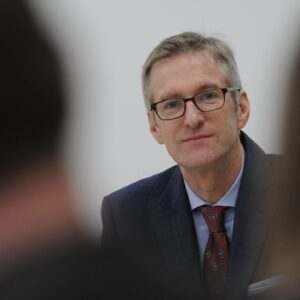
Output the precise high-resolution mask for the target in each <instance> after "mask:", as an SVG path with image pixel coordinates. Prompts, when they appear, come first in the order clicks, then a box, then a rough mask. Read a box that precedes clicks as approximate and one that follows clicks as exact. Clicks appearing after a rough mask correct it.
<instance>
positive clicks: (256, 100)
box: [31, 0, 300, 234]
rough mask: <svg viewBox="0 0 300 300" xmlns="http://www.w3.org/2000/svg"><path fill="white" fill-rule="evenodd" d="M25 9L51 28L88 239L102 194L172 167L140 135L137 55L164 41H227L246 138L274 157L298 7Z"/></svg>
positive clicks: (255, 3) (117, 2)
mask: <svg viewBox="0 0 300 300" xmlns="http://www.w3.org/2000/svg"><path fill="white" fill-rule="evenodd" d="M31 2H33V3H35V5H37V7H38V9H41V12H42V17H41V19H42V21H44V22H45V24H48V25H47V26H49V24H50V29H51V31H52V33H54V36H55V38H56V40H58V41H59V45H60V47H61V50H62V53H63V55H64V62H65V64H66V67H67V70H68V74H69V87H70V98H71V100H72V105H71V116H70V119H69V122H68V130H67V135H66V143H65V149H66V150H65V152H66V157H67V159H68V161H69V164H70V170H71V172H72V174H73V177H74V183H75V185H76V188H77V189H78V191H80V194H79V195H80V197H79V198H81V200H80V201H79V202H78V204H79V211H80V215H81V217H82V220H83V223H84V224H85V225H86V226H87V228H88V229H89V230H90V232H92V233H95V234H98V233H99V232H100V217H99V215H100V203H101V199H102V197H103V196H104V195H105V194H107V193H109V192H111V191H113V190H115V189H117V188H120V187H122V186H124V185H127V184H129V183H131V182H133V181H136V180H138V179H140V178H142V177H145V176H149V175H151V174H154V173H156V172H158V171H161V170H163V169H165V168H167V167H169V166H171V165H172V164H173V162H172V161H171V159H170V158H169V156H168V155H167V153H166V151H165V149H164V147H163V146H159V145H158V144H156V142H155V141H154V139H153V138H152V137H151V135H150V134H149V131H148V125H147V119H146V114H145V109H144V106H143V99H142V93H141V80H140V74H141V67H142V64H143V62H144V60H145V58H146V56H147V55H148V54H149V52H150V51H151V50H152V48H153V47H154V46H156V45H157V44H158V43H159V42H160V41H161V40H162V39H164V38H166V37H168V36H170V35H174V34H177V33H180V32H182V31H188V30H192V31H201V32H204V33H208V34H215V35H217V36H218V37H221V38H223V39H225V40H226V41H227V42H229V44H230V45H231V46H232V47H233V49H234V50H235V53H236V59H237V62H238V65H239V70H240V75H241V78H242V82H243V86H244V88H245V89H246V90H247V91H248V95H249V97H250V100H251V117H250V121H249V123H248V125H247V127H246V129H245V131H246V132H247V133H248V134H249V135H250V136H251V137H252V138H254V139H255V140H256V141H257V142H258V143H259V144H260V145H261V146H262V148H263V149H264V150H266V151H267V152H278V151H279V137H280V132H279V131H280V126H281V124H282V122H283V121H282V110H284V93H283V92H282V87H283V86H284V82H285V77H286V72H287V70H288V65H289V58H290V57H292V53H293V51H294V45H295V42H294V41H293V37H294V36H296V30H297V28H296V25H297V24H298V23H297V20H296V19H297V17H299V14H298V11H300V10H299V9H300V3H299V0H276V1H273V0H267V1H261V0H252V1H246V0H245V1H241V0H227V1H217V0H209V1H208V0H207V1H204V0H197V1H196V0H185V1H174V0H151V1H143V0H127V1H122V0H98V1H97V0H51V1H46V0H44V1H43V0H31ZM299 26H300V24H299Z"/></svg>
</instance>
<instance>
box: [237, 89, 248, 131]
mask: <svg viewBox="0 0 300 300" xmlns="http://www.w3.org/2000/svg"><path fill="white" fill-rule="evenodd" d="M249 115H250V102H249V99H248V95H247V93H246V92H245V91H244V90H242V91H241V92H240V99H239V101H238V107H237V125H238V129H242V128H244V127H245V125H246V124H247V122H248V119H249Z"/></svg>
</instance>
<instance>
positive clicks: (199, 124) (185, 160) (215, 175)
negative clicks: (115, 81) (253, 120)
mask: <svg viewBox="0 0 300 300" xmlns="http://www.w3.org/2000/svg"><path fill="white" fill-rule="evenodd" d="M209 87H219V88H223V87H229V86H228V85H227V84H226V80H225V78H224V75H223V73H222V69H221V67H220V65H219V63H218V62H217V61H216V60H215V59H214V58H212V57H211V56H210V55H209V54H208V53H207V52H205V51H192V52H186V53H180V54H176V55H174V56H172V57H169V58H165V59H163V60H160V61H158V62H156V63H154V65H153V67H152V70H151V73H150V90H151V93H152V99H154V101H153V103H155V102H158V101H160V100H164V99H170V98H174V97H181V98H187V97H191V96H193V95H195V94H196V93H197V92H199V91H201V90H205V89H207V88H209ZM249 112H250V106H249V100H248V97H247V94H246V92H245V91H244V90H242V91H241V92H240V96H239V100H238V105H237V107H235V105H234V100H233V98H232V94H231V93H227V94H226V98H225V104H224V106H223V108H221V109H219V110H216V111H211V112H201V111H199V110H198V109H197V108H196V107H195V105H194V104H193V102H191V101H189V102H187V103H186V113H185V115H184V116H182V117H181V118H178V119H176V120H169V121H162V120H160V119H159V118H158V117H157V116H156V114H155V113H154V112H148V113H147V114H148V120H149V128H150V132H151V133H152V135H153V136H154V138H155V139H156V141H157V142H158V143H159V144H165V146H166V148H167V150H168V152H169V154H170V155H171V157H172V158H173V159H174V160H175V161H176V162H177V163H178V165H179V167H180V169H181V171H182V174H183V177H184V180H185V181H186V182H187V184H188V185H189V186H190V188H191V189H192V190H193V192H194V193H196V194H197V195H199V196H200V197H201V198H203V199H205V200H206V201H209V202H216V201H218V200H219V199H220V198H221V197H222V196H223V195H224V193H226V191H227V190H228V189H229V188H230V186H231V185H232V184H233V182H234V180H235V178H236V177H237V175H238V173H239V171H240V168H241V165H242V160H243V149H242V145H241V142H240V139H239V132H240V129H242V128H243V127H244V126H245V125H246V123H247V121H248V117H249Z"/></svg>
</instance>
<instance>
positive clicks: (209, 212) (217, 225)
mask: <svg viewBox="0 0 300 300" xmlns="http://www.w3.org/2000/svg"><path fill="white" fill-rule="evenodd" d="M225 209H226V207H222V206H214V207H213V206H202V207H201V212H202V214H203V216H204V219H205V221H206V224H207V227H208V230H209V238H208V242H207V245H206V249H205V254H204V260H203V269H204V280H205V283H206V286H207V288H208V291H209V293H210V294H211V296H212V297H213V298H214V296H215V297H217V296H218V295H219V294H220V292H221V290H222V287H223V285H224V282H225V279H226V272H227V267H228V260H229V244H228V240H227V237H226V234H225V230H224V220H223V219H224V211H225Z"/></svg>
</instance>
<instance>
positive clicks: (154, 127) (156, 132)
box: [147, 111, 164, 144]
mask: <svg viewBox="0 0 300 300" xmlns="http://www.w3.org/2000/svg"><path fill="white" fill-rule="evenodd" d="M147 117H148V122H149V129H150V132H151V134H152V135H153V137H154V138H155V139H156V141H157V142H158V143H159V144H164V139H163V137H162V135H161V132H160V128H159V127H158V124H157V120H156V119H155V116H154V113H152V112H150V111H148V112H147Z"/></svg>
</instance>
